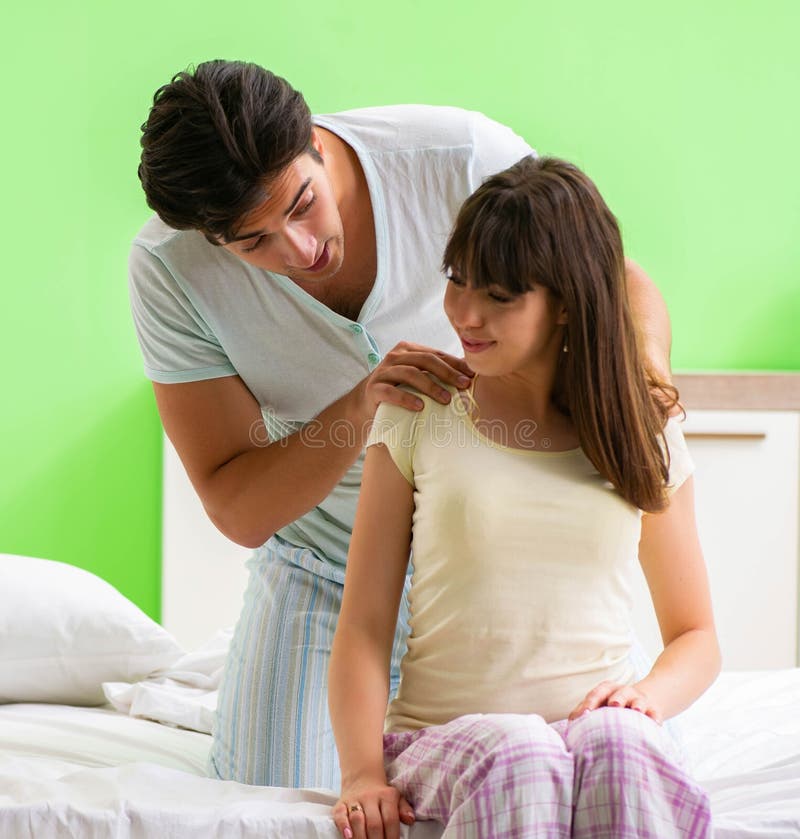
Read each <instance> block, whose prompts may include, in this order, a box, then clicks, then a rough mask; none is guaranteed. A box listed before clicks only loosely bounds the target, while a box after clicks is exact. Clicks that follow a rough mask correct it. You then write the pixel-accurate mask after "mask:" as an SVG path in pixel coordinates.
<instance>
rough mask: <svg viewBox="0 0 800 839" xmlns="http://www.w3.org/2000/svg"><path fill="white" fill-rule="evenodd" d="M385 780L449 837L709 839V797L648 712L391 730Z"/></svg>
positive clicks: (472, 719) (492, 718) (464, 721)
mask: <svg viewBox="0 0 800 839" xmlns="http://www.w3.org/2000/svg"><path fill="white" fill-rule="evenodd" d="M384 759H385V764H386V771H387V776H388V778H389V782H390V783H391V784H392V785H393V786H394V787H396V788H397V789H399V790H400V791H401V792H402V793H403V794H404V795H405V796H406V798H407V799H408V800H409V802H410V803H411V804H412V806H413V807H414V811H415V813H416V816H417V819H419V820H423V819H432V820H434V821H438V822H440V823H442V824H444V825H445V831H444V834H443V837H446V839H451V837H452V839H483V837H486V839H523V837H524V839H545V837H546V839H556V837H573V839H672V837H691V839H701V837H702V839H710V837H711V835H712V832H711V812H710V807H709V801H708V796H707V794H706V793H705V791H704V790H703V789H702V788H701V787H700V786H699V785H698V784H696V783H695V782H694V781H693V780H692V779H691V778H690V777H689V775H688V774H687V773H686V772H685V771H684V769H682V768H681V765H680V759H679V757H678V755H677V752H676V751H675V746H674V743H673V741H672V738H671V737H670V736H669V735H668V734H667V733H666V732H665V731H664V730H663V728H662V727H661V726H659V725H658V724H657V723H655V722H653V720H651V719H650V718H649V717H646V716H644V715H643V714H640V713H639V712H637V711H632V710H630V709H626V708H607V707H604V708H598V709H596V710H594V711H590V712H589V713H588V714H584V716H582V717H581V718H579V719H577V720H575V721H573V722H567V721H566V720H560V721H559V722H556V723H552V724H549V725H548V724H547V723H546V722H545V721H544V720H543V719H542V717H539V716H537V715H534V714H530V715H522V714H473V715H470V716H465V717H459V718H458V719H455V720H453V721H452V722H449V723H447V724H446V725H442V726H434V727H431V728H423V729H420V730H419V731H408V732H399V733H389V734H386V735H384Z"/></svg>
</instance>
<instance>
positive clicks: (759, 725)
mask: <svg viewBox="0 0 800 839" xmlns="http://www.w3.org/2000/svg"><path fill="white" fill-rule="evenodd" d="M798 700H800V670H783V671H772V672H768V673H737V674H732V673H731V674H724V675H723V676H722V677H721V678H720V679H719V681H718V682H717V683H716V684H715V685H714V687H713V688H712V689H711V690H710V691H709V692H708V693H707V694H706V696H704V697H703V699H702V700H701V701H700V702H698V703H697V704H696V705H695V707H694V708H692V709H691V711H690V712H687V713H686V714H685V715H683V717H682V718H681V720H682V724H683V729H684V741H685V747H686V751H687V753H688V756H689V758H690V760H691V761H692V762H693V764H694V768H695V773H696V776H697V777H698V779H699V780H701V781H702V783H703V784H704V785H705V786H706V787H707V789H708V790H709V793H710V795H711V800H712V806H713V810H714V818H715V837H716V839H788V838H789V837H798V836H800V714H798V711H797V709H798ZM209 745H210V736H209V735H208V734H204V733H199V732H196V731H190V730H186V729H182V728H175V727H172V726H168V725H163V724H159V723H156V722H150V721H148V720H143V719H137V718H134V717H131V716H128V715H125V714H123V713H121V712H119V711H116V710H113V709H110V708H109V707H102V708H86V707H75V706H69V705H60V704H33V703H25V704H8V705H4V706H0V836H2V837H9V839H12V837H13V839H28V837H31V839H34V837H35V839H45V838H46V839H51V837H52V839H67V837H70V839H72V838H73V837H80V839H108V837H114V839H145V837H147V838H148V839H149V837H159V839H183V838H184V837H186V839H196V837H199V836H202V837H204V839H205V837H209V839H210V838H211V837H219V839H256V837H258V839H262V837H267V836H281V837H298V839H306V837H309V839H310V837H327V838H328V839H335V837H336V835H337V834H336V831H335V829H334V827H333V823H332V822H331V820H330V816H329V809H330V805H331V804H332V803H333V801H335V795H334V794H333V793H332V792H331V791H324V790H319V791H315V790H287V789H278V788H259V787H247V786H244V785H241V784H236V783H232V782H220V781H212V780H209V779H208V778H206V777H204V769H205V760H206V756H207V753H208V749H209ZM408 835H410V837H412V839H433V837H435V836H438V835H439V830H438V828H437V826H436V825H433V824H427V825H426V824H419V825H416V826H415V827H414V828H413V829H412V830H411V832H410V834H408Z"/></svg>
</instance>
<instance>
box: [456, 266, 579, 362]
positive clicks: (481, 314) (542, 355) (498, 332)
mask: <svg viewBox="0 0 800 839" xmlns="http://www.w3.org/2000/svg"><path fill="white" fill-rule="evenodd" d="M444 310H445V314H446V315H447V317H448V319H449V320H450V323H451V324H452V326H453V329H455V331H456V334H457V335H458V337H459V338H460V339H461V345H462V346H463V348H464V355H465V358H466V361H467V363H468V364H469V366H470V367H471V368H472V369H473V370H474V371H475V372H476V373H481V374H483V375H490V376H501V375H507V374H509V373H516V372H525V371H527V370H531V371H533V370H535V369H539V368H541V366H542V365H543V364H546V365H550V364H555V362H556V360H557V358H558V353H559V352H560V351H561V348H562V346H563V324H565V323H566V311H565V310H564V308H563V306H562V305H561V304H560V301H559V300H558V298H557V297H556V296H555V295H554V294H553V293H552V292H551V291H550V290H549V289H547V288H545V287H544V286H534V287H533V288H532V289H531V290H530V291H527V292H525V293H523V294H520V295H517V296H515V297H512V296H511V295H510V294H509V293H508V292H507V291H505V290H504V289H502V288H499V287H493V286H490V287H489V288H476V287H475V286H473V285H470V284H469V283H468V282H467V281H466V280H464V278H462V277H460V276H458V275H457V274H454V273H451V275H450V277H449V278H448V283H447V289H446V291H445V295H444Z"/></svg>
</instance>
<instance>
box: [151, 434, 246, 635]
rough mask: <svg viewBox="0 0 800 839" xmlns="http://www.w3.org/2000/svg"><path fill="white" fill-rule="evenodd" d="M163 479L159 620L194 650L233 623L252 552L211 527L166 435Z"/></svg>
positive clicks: (240, 600) (237, 612)
mask: <svg viewBox="0 0 800 839" xmlns="http://www.w3.org/2000/svg"><path fill="white" fill-rule="evenodd" d="M163 481H164V483H163V490H164V492H163V500H162V505H163V513H162V534H161V544H162V565H161V621H162V623H163V624H164V627H165V628H166V629H167V630H168V631H169V632H171V633H172V634H173V635H174V636H175V637H176V638H177V640H178V642H179V643H180V644H181V646H183V648H184V649H186V650H194V649H196V648H197V647H199V646H200V645H201V644H202V643H204V642H205V641H208V640H209V638H211V637H212V636H213V635H214V634H215V633H216V632H217V630H219V629H226V628H228V627H229V626H233V625H234V624H235V623H236V619H237V618H238V617H239V612H240V610H241V606H242V595H243V593H244V589H245V585H246V583H247V570H246V569H245V566H244V564H245V562H246V561H247V559H248V557H249V556H250V555H251V554H252V551H251V550H250V549H249V548H243V547H241V546H240V545H236V544H234V543H233V542H231V541H230V540H229V539H226V538H225V537H224V536H223V535H222V534H221V533H220V532H219V531H218V530H217V529H216V528H215V527H214V525H213V524H211V522H210V521H209V519H208V516H207V515H206V513H205V510H204V509H203V505H202V504H201V503H200V499H199V498H198V497H197V494H196V493H195V491H194V488H193V487H192V485H191V484H190V483H189V479H188V477H187V476H186V472H185V470H184V468H183V464H182V463H181V462H180V459H179V458H178V455H177V453H176V452H175V449H174V448H173V446H172V443H170V441H169V440H168V439H167V437H166V435H165V436H164V467H163Z"/></svg>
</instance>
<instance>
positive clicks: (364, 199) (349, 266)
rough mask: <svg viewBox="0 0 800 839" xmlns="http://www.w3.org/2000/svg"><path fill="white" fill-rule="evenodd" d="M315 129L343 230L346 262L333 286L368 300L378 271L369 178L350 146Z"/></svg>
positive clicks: (330, 134) (332, 134)
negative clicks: (318, 135)
mask: <svg viewBox="0 0 800 839" xmlns="http://www.w3.org/2000/svg"><path fill="white" fill-rule="evenodd" d="M316 130H317V131H318V132H319V134H320V137H321V139H322V145H323V148H324V158H325V166H326V167H327V168H328V177H329V178H330V181H331V186H332V188H333V194H334V198H335V200H336V204H337V206H338V208H339V214H340V215H341V218H342V226H343V228H344V261H343V263H342V267H341V269H340V270H339V272H338V273H337V274H336V275H335V276H334V277H333V278H332V279H331V287H332V288H333V287H339V288H341V289H342V290H344V291H345V293H346V294H348V296H350V295H351V294H352V295H354V296H362V295H363V299H366V297H367V296H368V295H369V290H370V289H371V288H372V285H373V284H374V282H375V273H376V271H377V252H376V244H375V221H374V217H373V212H372V201H371V199H370V194H369V187H368V185H367V179H366V176H365V175H364V170H363V169H362V167H361V163H360V161H359V159H358V155H357V154H356V153H355V150H354V149H353V148H352V147H351V146H349V145H348V144H347V143H345V142H344V140H342V139H341V137H338V136H337V135H336V134H334V133H333V132H331V131H328V130H327V129H325V128H320V127H317V129H316ZM315 296H316V295H315ZM362 302H363V301H362Z"/></svg>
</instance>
